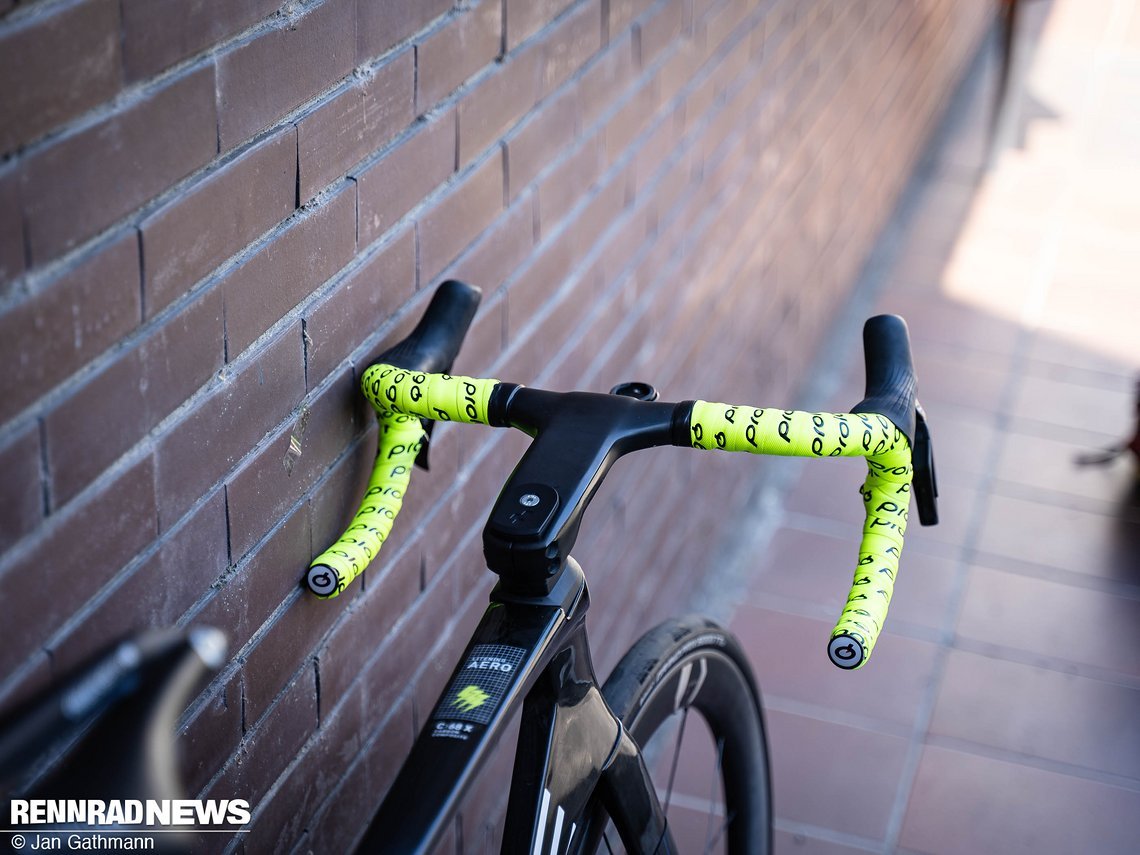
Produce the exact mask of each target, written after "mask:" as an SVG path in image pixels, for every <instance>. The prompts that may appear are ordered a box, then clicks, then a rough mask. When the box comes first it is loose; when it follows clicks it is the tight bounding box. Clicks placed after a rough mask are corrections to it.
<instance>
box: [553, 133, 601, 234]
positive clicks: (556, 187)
mask: <svg viewBox="0 0 1140 855" xmlns="http://www.w3.org/2000/svg"><path fill="white" fill-rule="evenodd" d="M601 172H602V146H601V138H600V136H595V137H591V138H590V139H587V140H586V141H585V142H584V143H582V145H581V146H580V147H579V148H578V150H577V151H575V152H573V153H571V154H570V156H569V157H567V158H566V159H565V160H563V161H562V162H561V163H560V164H558V165H557V166H555V167H554V168H553V170H552V171H551V172H550V174H549V175H547V176H546V177H545V178H544V179H543V180H542V182H541V183H540V184H539V186H538V222H539V230H540V232H541V233H542V234H547V233H548V232H549V231H550V230H551V229H552V228H554V226H555V225H556V224H557V223H558V222H559V221H560V220H561V219H562V218H563V217H564V216H566V214H567V213H568V212H569V211H570V209H571V208H573V207H574V205H576V204H577V203H578V200H579V199H581V198H582V197H583V196H585V195H586V193H587V192H589V189H590V188H591V187H592V186H593V185H594V183H595V182H596V181H597V180H598V177H599V176H600V175H601Z"/></svg>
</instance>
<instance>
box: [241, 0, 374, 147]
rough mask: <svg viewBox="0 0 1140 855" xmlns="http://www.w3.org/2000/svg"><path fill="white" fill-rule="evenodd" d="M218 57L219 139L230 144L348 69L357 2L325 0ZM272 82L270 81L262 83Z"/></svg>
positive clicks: (322, 89)
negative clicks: (270, 83)
mask: <svg viewBox="0 0 1140 855" xmlns="http://www.w3.org/2000/svg"><path fill="white" fill-rule="evenodd" d="M298 8H300V9H302V10H303V13H302V14H301V15H300V16H299V17H296V18H294V17H291V16H290V17H282V18H281V20H280V22H279V23H278V26H277V27H276V28H275V29H272V30H269V31H268V32H259V33H257V34H256V35H255V36H254V37H253V38H252V39H250V40H249V41H246V42H244V43H242V44H240V45H238V46H237V47H235V48H233V49H231V50H229V51H227V52H226V53H224V54H222V55H221V56H220V57H218V143H219V145H220V146H221V149H222V151H226V150H227V149H230V148H233V147H234V146H235V145H238V144H239V143H241V142H244V141H245V140H247V139H249V138H250V137H251V136H253V135H254V134H255V133H257V132H258V131H260V130H261V129H262V128H265V127H267V126H269V125H272V124H273V123H274V122H276V121H277V120H278V119H280V118H281V117H282V116H284V115H285V114H286V113H288V112H290V111H292V110H293V109H295V108H296V107H299V106H301V104H303V103H305V102H306V101H308V100H309V99H310V98H312V97H313V96H314V95H317V94H318V93H320V92H322V91H324V90H325V89H328V88H329V87H331V86H332V85H333V84H334V83H336V82H337V81H338V80H340V79H341V78H342V77H344V76H345V75H346V74H348V73H349V71H351V70H352V67H353V65H354V57H353V54H352V43H353V29H354V27H355V23H356V3H355V2H353V0H325V2H323V3H321V4H320V5H311V6H306V7H298ZM267 81H273V85H266V82H267Z"/></svg>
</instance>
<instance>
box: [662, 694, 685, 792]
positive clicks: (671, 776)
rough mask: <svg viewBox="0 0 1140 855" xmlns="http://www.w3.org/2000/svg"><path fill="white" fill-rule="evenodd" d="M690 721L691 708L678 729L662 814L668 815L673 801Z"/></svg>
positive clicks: (682, 718)
mask: <svg viewBox="0 0 1140 855" xmlns="http://www.w3.org/2000/svg"><path fill="white" fill-rule="evenodd" d="M688 720H689V708H688V707H685V711H684V712H683V713H682V714H681V724H680V725H679V726H678V728H677V741H676V742H675V743H674V744H673V762H672V764H671V765H670V767H669V785H668V787H667V788H666V790H665V803H664V804H662V805H661V812H662V813H663V814H666V815H668V813H669V802H670V801H672V799H673V782H674V781H675V780H676V778H677V764H678V761H680V759H681V740H682V739H684V738H685V722H686V721H688Z"/></svg>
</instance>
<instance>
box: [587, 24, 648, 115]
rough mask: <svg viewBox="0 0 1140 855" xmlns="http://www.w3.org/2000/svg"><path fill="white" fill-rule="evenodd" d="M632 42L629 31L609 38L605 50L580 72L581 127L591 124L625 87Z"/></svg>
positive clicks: (631, 63) (631, 68) (631, 65)
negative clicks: (621, 35)
mask: <svg viewBox="0 0 1140 855" xmlns="http://www.w3.org/2000/svg"><path fill="white" fill-rule="evenodd" d="M633 44H634V43H633V36H632V34H631V33H626V34H625V35H624V36H623V37H622V38H621V39H619V40H617V41H611V42H610V45H609V47H607V49H606V51H605V53H603V54H602V56H601V57H599V59H598V61H597V62H595V63H593V64H592V65H591V66H590V67H589V68H588V69H587V70H586V71H585V73H584V74H583V75H582V79H581V80H580V81H579V82H578V93H579V99H580V103H581V108H582V127H583V128H591V127H593V126H594V125H595V124H596V123H597V121H598V120H599V119H600V118H601V117H602V116H603V115H604V114H605V113H606V112H608V111H609V109H610V107H611V106H612V105H613V104H614V102H615V101H617V100H618V99H619V98H620V97H621V96H622V93H624V92H625V91H626V90H627V89H628V88H629V82H630V80H631V79H632V78H633V72H634V55H633Z"/></svg>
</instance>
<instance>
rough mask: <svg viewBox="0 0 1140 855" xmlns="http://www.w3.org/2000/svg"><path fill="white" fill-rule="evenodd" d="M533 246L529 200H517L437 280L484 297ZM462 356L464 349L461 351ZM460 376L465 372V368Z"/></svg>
mask: <svg viewBox="0 0 1140 855" xmlns="http://www.w3.org/2000/svg"><path fill="white" fill-rule="evenodd" d="M533 247H534V207H533V205H532V203H531V199H530V197H526V198H523V199H519V200H518V201H516V202H515V204H513V205H511V207H509V208H508V209H507V212H506V214H505V215H504V216H500V217H499V218H498V219H496V220H495V222H494V224H493V225H492V226H491V227H490V228H489V229H488V230H487V231H486V233H485V234H484V235H483V236H482V237H481V238H480V239H479V240H478V242H477V243H476V244H475V245H474V246H472V247H471V249H470V250H468V251H467V252H465V253H464V254H463V255H461V256H460V257H459V259H458V260H457V261H456V262H455V263H454V264H453V265H452V266H451V267H449V268H448V269H447V270H446V271H445V272H444V273H443V274H441V278H448V279H459V280H460V281H462V282H468V283H470V284H472V285H475V286H477V287H479V288H482V289H483V294H484V300H486V299H487V298H488V295H490V294H491V293H492V292H494V291H495V290H496V289H497V288H498V287H499V286H500V285H501V284H502V283H503V282H505V281H506V280H507V278H508V277H510V275H511V274H512V273H513V272H514V271H515V270H517V269H518V267H519V265H521V264H522V263H523V262H524V261H525V260H526V259H527V258H528V257H529V256H530V253H531V250H532V248H533ZM464 353H466V350H465V351H464ZM490 356H491V354H490V353H489V352H487V353H485V354H483V357H484V358H483V360H482V361H480V362H479V363H478V364H480V365H489V364H490V359H489V357H490ZM457 370H462V373H467V369H466V368H464V369H457Z"/></svg>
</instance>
